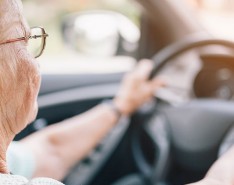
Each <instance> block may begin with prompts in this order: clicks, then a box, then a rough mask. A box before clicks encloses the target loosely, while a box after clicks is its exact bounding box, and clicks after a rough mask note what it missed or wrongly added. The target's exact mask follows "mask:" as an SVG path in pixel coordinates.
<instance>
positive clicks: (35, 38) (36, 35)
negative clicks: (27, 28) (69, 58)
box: [28, 28, 44, 57]
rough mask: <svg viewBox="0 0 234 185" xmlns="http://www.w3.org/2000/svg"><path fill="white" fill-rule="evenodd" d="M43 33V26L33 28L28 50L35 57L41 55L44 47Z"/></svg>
mask: <svg viewBox="0 0 234 185" xmlns="http://www.w3.org/2000/svg"><path fill="white" fill-rule="evenodd" d="M41 35H43V30H42V29H41V28H32V29H31V39H29V40H28V51H29V52H30V53H31V54H32V55H33V56H34V57H38V56H40V55H41V52H42V49H43V45H44V43H43V42H44V39H43V37H41Z"/></svg>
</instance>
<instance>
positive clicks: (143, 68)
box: [134, 59, 153, 80]
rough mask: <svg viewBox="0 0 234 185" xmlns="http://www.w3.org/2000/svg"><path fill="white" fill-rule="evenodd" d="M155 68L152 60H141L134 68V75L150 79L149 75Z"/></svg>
mask: <svg viewBox="0 0 234 185" xmlns="http://www.w3.org/2000/svg"><path fill="white" fill-rule="evenodd" d="M152 69H153V63H152V61H151V60H148V59H143V60H141V61H140V62H139V64H138V65H137V66H136V69H135V70H134V75H135V76H136V77H138V78H140V79H142V80H146V79H148V76H149V74H150V72H151V70H152Z"/></svg>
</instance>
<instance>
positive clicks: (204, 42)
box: [149, 33, 234, 79]
mask: <svg viewBox="0 0 234 185" xmlns="http://www.w3.org/2000/svg"><path fill="white" fill-rule="evenodd" d="M209 45H219V46H224V47H226V48H229V49H232V50H234V42H231V41H228V40H224V39H213V38H211V37H210V35H207V34H204V33H195V34H190V35H187V36H185V37H184V38H183V39H181V40H179V41H177V42H174V43H172V44H170V45H168V46H167V47H165V48H163V49H162V50H161V51H159V52H158V53H157V54H156V55H154V56H153V58H152V60H153V61H154V66H153V69H152V71H151V73H150V75H149V79H152V78H153V77H154V76H155V75H157V74H158V72H159V71H160V70H161V69H162V68H163V67H164V66H165V64H166V63H167V62H169V61H170V60H171V59H173V58H174V57H177V56H178V55H181V54H183V53H184V52H186V51H189V50H191V49H196V48H199V47H202V46H209Z"/></svg>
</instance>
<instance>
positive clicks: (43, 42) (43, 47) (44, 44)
mask: <svg viewBox="0 0 234 185" xmlns="http://www.w3.org/2000/svg"><path fill="white" fill-rule="evenodd" d="M35 28H40V29H41V30H42V34H41V35H30V36H27V37H19V38H16V39H9V40H6V41H4V42H1V43H0V45H3V44H9V43H12V42H18V41H23V40H29V39H37V38H42V45H41V51H40V53H39V54H38V55H36V56H35V58H38V57H39V56H41V55H42V53H43V51H44V49H45V46H46V37H48V36H49V35H48V34H47V33H46V32H45V29H44V28H43V27H40V26H34V27H31V28H30V29H35Z"/></svg>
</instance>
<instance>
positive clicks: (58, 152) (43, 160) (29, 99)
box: [0, 0, 162, 185]
mask: <svg viewBox="0 0 234 185" xmlns="http://www.w3.org/2000/svg"><path fill="white" fill-rule="evenodd" d="M0 33H1V34H0V71H1V73H0V143H1V145H0V173H1V175H0V184H1V185H2V184H14V185H16V184H26V183H27V180H26V179H25V178H23V177H21V176H14V175H10V174H9V173H10V172H9V169H8V166H7V162H6V152H7V149H8V147H9V145H10V143H11V142H12V140H13V138H14V137H15V135H16V134H17V133H19V132H20V131H21V130H22V129H23V128H25V126H26V125H27V124H28V123H30V122H31V121H33V119H35V116H36V114H37V96H38V91H39V88H40V81H41V77H40V72H39V68H38V62H37V61H36V60H35V58H34V56H32V55H30V53H29V52H28V51H27V49H26V48H27V47H26V46H27V42H28V40H29V39H30V38H32V37H33V35H30V34H31V33H30V28H29V26H28V24H27V22H26V21H25V19H24V17H23V16H22V4H21V1H20V0H1V4H0ZM41 36H42V37H46V36H47V35H46V34H42V35H41ZM150 70H151V64H150V62H149V61H143V62H141V63H140V64H139V65H138V66H137V67H136V69H135V70H134V71H133V72H131V73H129V74H128V75H127V76H126V78H125V79H124V81H123V83H122V86H121V88H120V91H119V93H118V94H117V96H116V97H115V98H114V99H113V101H112V103H110V104H101V105H99V106H97V107H95V108H93V109H92V110H90V111H88V112H86V113H84V114H82V115H79V116H76V117H73V118H71V119H68V120H65V121H63V122H62V123H60V124H56V125H54V126H50V127H48V128H46V129H44V130H43V131H41V132H39V133H36V134H33V135H32V136H29V137H28V138H26V139H24V140H23V141H21V142H20V144H19V145H20V146H21V147H23V148H24V149H23V150H24V151H25V150H27V155H29V156H31V158H32V160H34V168H33V170H32V172H33V176H34V177H37V176H46V177H51V178H55V179H57V180H60V179H62V178H64V176H65V175H66V174H67V173H68V171H69V169H70V168H71V167H72V166H73V165H74V164H75V163H76V162H77V161H79V160H80V159H82V158H83V157H84V156H85V155H87V154H88V153H89V152H90V151H91V150H92V148H93V147H94V146H95V145H96V144H97V143H98V142H99V141H100V140H101V139H102V138H103V137H104V136H105V135H106V134H107V133H108V131H109V130H110V129H111V128H112V127H113V126H114V125H115V124H117V122H118V118H119V114H122V115H129V114H131V113H132V112H134V111H135V110H136V109H137V108H138V107H139V106H141V105H142V104H143V103H144V102H145V101H147V100H149V99H150V98H151V97H152V95H153V93H154V91H155V90H156V88H158V87H160V86H161V85H162V83H161V82H159V81H157V80H154V81H148V80H147V76H148V74H149V72H150ZM71 149H72V150H71ZM21 152H22V151H21ZM29 158H30V157H29ZM25 165H26V164H25ZM46 181H47V179H36V180H33V181H32V182H31V184H36V183H41V184H47V183H46ZM48 181H49V182H52V181H51V180H48ZM54 183H55V181H54ZM29 184H30V183H29ZM49 184H50V183H49Z"/></svg>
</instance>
